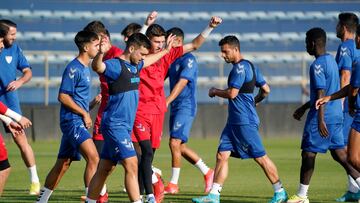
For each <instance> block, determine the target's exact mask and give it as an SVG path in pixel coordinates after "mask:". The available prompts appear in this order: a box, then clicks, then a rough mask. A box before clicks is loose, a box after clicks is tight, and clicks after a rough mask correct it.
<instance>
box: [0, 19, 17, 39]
mask: <svg viewBox="0 0 360 203" xmlns="http://www.w3.org/2000/svg"><path fill="white" fill-rule="evenodd" d="M0 24H1V25H3V26H5V27H7V29H5V31H6V34H7V33H8V32H9V30H10V27H14V28H17V25H16V23H14V22H13V21H11V20H8V19H1V20H0ZM2 29H4V28H2ZM6 34H5V35H6Z"/></svg>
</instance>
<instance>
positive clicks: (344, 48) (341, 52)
mask: <svg viewBox="0 0 360 203" xmlns="http://www.w3.org/2000/svg"><path fill="white" fill-rule="evenodd" d="M340 55H341V56H346V55H348V49H347V47H341V48H340Z"/></svg>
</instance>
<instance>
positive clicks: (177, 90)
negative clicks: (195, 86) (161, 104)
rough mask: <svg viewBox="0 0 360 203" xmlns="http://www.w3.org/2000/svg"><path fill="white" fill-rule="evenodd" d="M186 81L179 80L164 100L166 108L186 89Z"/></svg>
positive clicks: (183, 79)
mask: <svg viewBox="0 0 360 203" xmlns="http://www.w3.org/2000/svg"><path fill="white" fill-rule="evenodd" d="M188 82H189V81H188V80H187V79H185V78H181V79H180V80H179V82H177V83H176V85H175V87H174V88H173V90H172V91H171V93H170V95H169V96H168V97H167V98H166V106H167V107H168V106H169V105H170V104H171V102H173V101H174V100H175V99H176V97H177V96H179V94H180V93H181V91H182V90H183V89H184V88H185V87H186V85H187V84H188Z"/></svg>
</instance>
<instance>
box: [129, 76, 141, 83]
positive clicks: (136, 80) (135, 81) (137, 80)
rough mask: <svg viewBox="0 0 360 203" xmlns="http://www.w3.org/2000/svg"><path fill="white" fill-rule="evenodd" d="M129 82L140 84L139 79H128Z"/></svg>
mask: <svg viewBox="0 0 360 203" xmlns="http://www.w3.org/2000/svg"><path fill="white" fill-rule="evenodd" d="M130 82H131V83H139V82H140V78H139V77H136V78H131V79H130Z"/></svg>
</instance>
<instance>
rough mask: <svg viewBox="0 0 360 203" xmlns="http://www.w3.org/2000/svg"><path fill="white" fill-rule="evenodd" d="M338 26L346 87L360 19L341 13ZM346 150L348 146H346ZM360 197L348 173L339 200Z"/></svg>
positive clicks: (345, 109) (346, 128)
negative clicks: (346, 188) (345, 185)
mask: <svg viewBox="0 0 360 203" xmlns="http://www.w3.org/2000/svg"><path fill="white" fill-rule="evenodd" d="M338 19H339V21H338V24H337V26H336V35H337V37H338V38H339V39H340V40H341V44H340V45H339V47H338V50H337V53H336V57H335V59H336V62H337V64H338V66H339V73H340V88H343V87H345V86H346V85H348V84H349V82H350V77H351V68H352V64H353V60H354V58H356V57H357V56H359V55H360V51H359V50H357V49H356V48H355V41H354V37H355V32H356V26H357V25H358V24H359V19H358V17H357V16H356V15H355V14H354V13H340V14H339V16H338ZM347 103H348V99H347V97H346V98H345V101H344V102H343V116H344V123H343V136H344V144H345V146H346V145H347V143H348V136H349V132H350V128H351V123H352V120H353V118H352V117H351V116H350V115H349V109H348V104H347ZM345 150H346V147H345ZM358 199H360V192H359V187H358V186H357V184H356V182H355V181H354V179H353V178H352V177H351V176H350V175H349V174H348V191H347V192H346V193H345V194H344V195H343V196H342V197H340V198H338V199H336V201H338V202H346V201H355V200H358Z"/></svg>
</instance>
